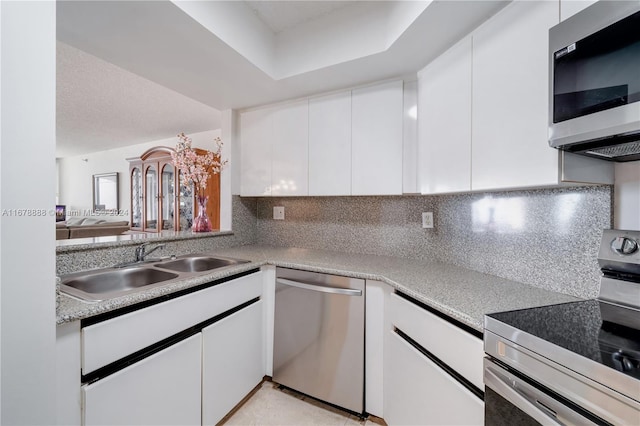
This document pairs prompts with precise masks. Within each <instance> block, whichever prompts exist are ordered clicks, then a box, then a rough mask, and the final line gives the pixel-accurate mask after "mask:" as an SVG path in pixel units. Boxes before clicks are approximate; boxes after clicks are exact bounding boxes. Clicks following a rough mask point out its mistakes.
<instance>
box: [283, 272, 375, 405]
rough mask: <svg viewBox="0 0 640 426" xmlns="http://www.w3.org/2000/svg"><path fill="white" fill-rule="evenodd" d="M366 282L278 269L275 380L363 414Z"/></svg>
mask: <svg viewBox="0 0 640 426" xmlns="http://www.w3.org/2000/svg"><path fill="white" fill-rule="evenodd" d="M364 300H365V287H364V280H361V279H356V278H348V277H341V276H336V275H326V274H319V273H315V272H306V271H298V270H294V269H285V268H277V269H276V297H275V330H274V345H273V380H274V381H275V382H277V383H279V384H281V385H284V386H286V387H289V388H291V389H295V390H297V391H299V392H302V393H304V394H307V395H310V396H312V397H314V398H317V399H320V400H322V401H326V402H329V403H331V404H334V405H337V406H339V407H343V408H346V409H348V410H350V411H353V412H355V413H358V414H361V413H363V411H364Z"/></svg>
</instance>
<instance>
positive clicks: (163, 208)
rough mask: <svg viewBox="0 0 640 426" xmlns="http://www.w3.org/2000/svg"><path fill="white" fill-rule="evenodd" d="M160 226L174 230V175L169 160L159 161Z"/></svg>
mask: <svg viewBox="0 0 640 426" xmlns="http://www.w3.org/2000/svg"><path fill="white" fill-rule="evenodd" d="M159 168H160V219H161V220H160V226H161V228H160V229H162V230H171V231H173V230H175V225H176V175H175V168H174V166H173V164H172V163H171V162H169V161H166V162H165V161H163V162H161V163H160V167H159Z"/></svg>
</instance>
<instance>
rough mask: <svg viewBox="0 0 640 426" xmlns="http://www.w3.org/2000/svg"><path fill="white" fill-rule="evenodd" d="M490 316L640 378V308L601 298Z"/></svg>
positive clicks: (489, 315)
mask: <svg viewBox="0 0 640 426" xmlns="http://www.w3.org/2000/svg"><path fill="white" fill-rule="evenodd" d="M487 317H490V318H493V319H495V320H497V321H500V322H502V323H505V324H507V325H509V326H511V327H513V328H516V329H518V330H521V331H524V332H526V333H528V334H530V335H533V336H535V337H538V338H540V339H543V340H545V341H547V342H550V343H553V344H555V345H557V346H560V347H562V348H564V349H567V350H569V351H571V352H573V353H576V354H578V355H581V356H583V357H585V358H588V359H591V360H593V361H595V362H597V363H599V364H602V365H605V366H607V367H610V368H613V369H615V370H617V371H620V372H622V373H624V374H626V375H628V376H631V377H633V378H636V379H639V380H640V311H638V310H635V309H631V308H623V307H620V306H616V305H613V304H610V303H606V302H601V301H598V300H585V301H580V302H570V303H562V304H559V305H551V306H542V307H538V308H530V309H521V310H516V311H508V312H499V313H495V314H488V315H487Z"/></svg>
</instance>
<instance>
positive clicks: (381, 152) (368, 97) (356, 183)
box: [351, 81, 403, 195]
mask: <svg viewBox="0 0 640 426" xmlns="http://www.w3.org/2000/svg"><path fill="white" fill-rule="evenodd" d="M351 102H352V110H351V114H352V116H351V118H352V121H351V123H352V139H351V155H352V157H351V194H352V195H400V194H402V113H403V103H402V81H394V82H391V83H385V84H380V85H377V86H371V87H365V88H362V89H357V90H354V91H353V92H352V98H351Z"/></svg>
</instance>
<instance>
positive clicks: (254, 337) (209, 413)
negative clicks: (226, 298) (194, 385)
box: [202, 301, 264, 425]
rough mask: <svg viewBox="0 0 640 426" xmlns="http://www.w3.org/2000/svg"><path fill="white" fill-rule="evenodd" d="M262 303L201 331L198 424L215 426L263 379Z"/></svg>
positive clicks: (250, 306) (248, 307)
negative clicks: (199, 411)
mask: <svg viewBox="0 0 640 426" xmlns="http://www.w3.org/2000/svg"><path fill="white" fill-rule="evenodd" d="M262 305H263V303H262V301H258V302H256V303H253V304H251V305H249V306H247V307H246V308H244V309H241V310H240V311H238V312H236V313H234V314H232V315H230V316H228V317H227V318H224V319H222V320H221V321H218V322H216V323H214V324H212V325H210V326H209V327H206V328H204V329H203V330H202V336H203V344H202V424H203V425H215V424H216V423H218V422H219V421H220V420H221V419H222V418H223V417H224V416H225V415H226V414H227V413H228V412H229V411H231V409H233V407H235V406H236V404H238V402H240V401H241V400H242V399H243V398H244V397H245V396H246V395H247V394H248V393H249V392H251V390H252V389H253V388H254V387H255V386H256V385H257V384H258V383H260V381H261V380H262V378H263V377H264V360H263V358H264V357H263V354H264V350H263V336H262V335H263V322H262V320H263V317H262V315H263V313H262V309H263V308H262Z"/></svg>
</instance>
